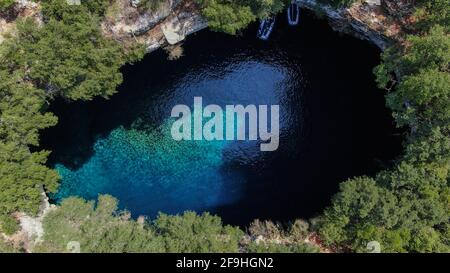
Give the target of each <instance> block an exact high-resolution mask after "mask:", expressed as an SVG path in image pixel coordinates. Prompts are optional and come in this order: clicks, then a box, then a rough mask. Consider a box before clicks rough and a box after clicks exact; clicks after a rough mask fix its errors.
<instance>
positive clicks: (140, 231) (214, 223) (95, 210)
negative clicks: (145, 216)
mask: <svg viewBox="0 0 450 273" xmlns="http://www.w3.org/2000/svg"><path fill="white" fill-rule="evenodd" d="M44 230H45V234H44V242H43V243H41V244H40V245H38V246H37V247H36V249H35V250H34V251H35V252H66V251H67V244H68V243H69V242H71V241H77V242H79V243H80V246H81V251H82V252H97V253H98V252H237V251H238V240H239V239H240V238H241V237H242V235H243V233H242V231H241V230H239V229H238V228H235V227H231V226H223V225H222V223H221V220H220V218H219V217H217V216H211V215H209V214H207V213H205V214H203V215H197V214H195V213H194V212H186V213H184V214H183V215H176V216H168V215H165V214H160V216H159V217H158V218H157V219H156V220H155V221H153V222H146V223H144V222H138V221H134V220H130V219H129V215H128V213H126V212H119V211H117V200H116V199H114V198H113V197H111V196H107V195H103V196H100V197H99V199H98V202H97V204H94V202H86V201H84V200H83V199H80V198H67V199H64V200H63V202H62V203H61V206H60V207H59V208H58V209H57V210H55V211H52V212H50V213H49V214H48V215H47V216H46V217H45V219H44Z"/></svg>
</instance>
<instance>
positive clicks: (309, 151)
mask: <svg viewBox="0 0 450 273" xmlns="http://www.w3.org/2000/svg"><path fill="white" fill-rule="evenodd" d="M284 19H285V18H284ZM256 28H257V26H254V27H253V28H250V29H249V31H248V32H247V33H244V34H243V35H242V36H238V37H232V36H228V35H224V34H218V33H212V32H208V31H204V32H201V33H198V34H196V35H193V36H190V37H188V39H187V40H186V41H185V42H184V44H183V48H184V54H185V56H184V57H183V58H181V59H179V60H177V61H168V60H167V56H166V54H165V53H164V51H163V50H159V51H157V52H154V53H152V54H149V55H147V56H146V57H145V58H144V60H142V61H141V62H139V63H136V64H135V65H128V66H125V67H124V68H123V71H122V72H123V75H124V83H123V84H122V85H121V86H120V88H119V92H118V93H117V94H115V95H114V96H112V97H111V98H110V99H109V100H103V99H95V100H94V101H91V102H70V103H68V102H66V101H63V100H57V101H54V102H53V103H52V105H51V107H50V111H53V112H54V113H55V114H56V115H57V116H58V117H59V123H58V125H57V126H56V127H53V128H51V129H49V130H46V131H45V132H44V133H43V134H42V141H41V142H42V147H44V148H46V149H48V150H51V151H52V154H51V156H50V160H49V165H51V166H52V167H54V168H56V170H57V171H58V172H59V173H60V175H61V177H62V180H61V186H60V189H59V191H58V192H57V193H56V194H55V195H54V196H52V198H53V201H54V202H59V201H60V200H61V199H63V198H65V197H68V196H73V195H75V196H81V197H84V198H86V199H90V200H93V199H96V198H97V196H98V195H99V194H111V195H113V196H115V197H117V198H118V200H119V205H120V208H121V209H127V210H129V211H130V212H131V213H132V215H133V217H137V216H139V215H147V216H149V217H150V218H153V217H155V216H156V215H157V213H158V212H159V211H161V212H165V213H170V214H175V213H180V212H183V211H184V210H195V211H197V212H203V211H210V212H212V213H215V214H218V215H220V216H221V217H222V219H223V220H224V221H225V222H226V223H230V224H239V225H242V226H245V225H247V224H248V223H249V222H250V221H252V220H253V219H255V218H259V219H272V220H279V221H289V220H291V219H294V218H297V217H302V218H308V217H313V216H315V215H317V214H318V213H320V212H321V211H322V209H323V208H324V207H325V206H327V205H328V204H329V202H330V199H331V197H332V195H333V194H334V193H336V192H337V190H338V186H339V183H340V182H342V181H344V180H346V179H348V178H350V177H353V176H358V175H364V174H368V175H373V174H375V173H376V172H377V171H378V170H380V169H382V168H386V167H387V166H389V164H390V160H392V159H393V158H395V156H396V155H398V154H399V153H400V149H401V137H400V136H399V134H398V131H396V129H395V127H394V123H393V120H392V117H391V113H390V112H389V111H388V110H387V109H386V107H385V101H384V97H383V91H382V90H379V89H377V88H376V84H375V81H374V77H373V74H372V69H373V67H374V66H375V65H376V64H377V63H378V62H379V57H378V56H379V51H378V50H377V49H376V48H373V47H370V46H369V45H368V44H367V43H365V42H362V41H359V40H357V39H352V38H349V37H342V36H340V35H337V34H336V33H334V32H332V30H331V29H329V27H328V26H327V24H326V22H322V21H317V20H315V19H313V18H311V17H308V16H306V15H305V16H304V17H303V20H302V23H301V26H299V27H295V28H292V27H288V26H286V25H283V21H280V20H279V21H278V24H277V27H276V29H275V31H274V33H273V35H272V36H271V39H269V41H267V42H261V41H259V40H258V39H256V38H255V33H256ZM317 33H320V34H321V35H317ZM348 56H352V58H348ZM195 96H201V97H202V98H203V105H204V106H205V105H208V104H217V105H219V106H221V107H222V109H225V107H224V106H225V105H230V104H231V105H236V104H242V105H249V104H255V105H261V104H262V105H274V104H276V105H279V107H280V144H279V148H278V150H276V151H275V152H261V151H260V142H259V141H212V142H208V141H180V142H178V141H175V140H173V139H172V136H171V134H170V127H171V122H173V120H172V119H170V114H171V110H172V108H173V107H174V106H175V105H177V104H185V105H188V106H189V107H191V109H192V106H193V103H194V97H195ZM204 121H206V120H204Z"/></svg>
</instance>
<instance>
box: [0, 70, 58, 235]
mask: <svg viewBox="0 0 450 273" xmlns="http://www.w3.org/2000/svg"><path fill="white" fill-rule="evenodd" d="M44 104H45V96H44V92H43V91H42V90H39V89H36V88H35V87H33V85H32V84H30V83H28V82H24V81H23V80H22V75H20V74H18V73H14V74H9V73H8V72H7V71H4V70H2V71H0V212H1V213H0V222H1V223H0V225H1V226H2V229H5V231H9V233H11V232H13V231H14V230H13V229H14V227H15V226H16V225H15V224H14V223H13V222H12V220H11V218H10V214H11V213H13V212H16V211H23V212H26V213H29V214H36V213H37V211H38V207H39V205H40V202H41V191H42V189H45V190H47V191H55V190H56V187H57V180H58V176H57V174H56V172H55V171H53V170H51V169H48V168H47V167H46V166H45V161H46V158H47V155H48V152H46V151H41V152H30V150H29V148H28V145H34V146H36V145H37V144H38V131H39V130H41V129H44V128H47V127H50V126H52V125H54V124H55V123H56V118H55V116H53V115H52V114H50V113H44V112H43V106H44Z"/></svg>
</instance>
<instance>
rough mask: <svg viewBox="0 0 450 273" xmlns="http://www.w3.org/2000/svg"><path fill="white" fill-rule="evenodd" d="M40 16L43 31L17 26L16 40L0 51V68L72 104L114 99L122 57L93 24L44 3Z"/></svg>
mask: <svg viewBox="0 0 450 273" xmlns="http://www.w3.org/2000/svg"><path fill="white" fill-rule="evenodd" d="M43 12H44V15H46V16H47V17H48V18H49V19H48V22H47V23H46V24H45V26H44V27H39V26H37V25H36V24H35V23H34V22H33V21H32V20H25V21H22V22H18V24H17V27H18V32H19V33H18V37H17V38H16V39H13V40H11V41H8V42H7V43H6V45H5V46H4V56H5V58H4V60H3V61H2V64H1V65H2V67H5V68H8V69H14V70H17V69H22V70H23V71H24V73H25V75H24V77H29V78H30V79H31V80H32V81H33V82H34V83H35V84H36V85H37V86H39V87H42V88H45V89H47V90H49V92H53V93H54V92H58V93H60V94H61V95H63V96H65V97H67V98H69V99H73V100H76V99H83V100H90V99H92V98H93V97H95V96H102V97H105V98H107V97H109V96H110V95H112V94H114V93H115V92H116V86H117V85H118V84H120V83H121V81H122V75H121V73H120V71H119V68H120V67H121V65H122V64H123V63H124V60H125V56H124V54H123V52H122V48H121V47H120V46H119V45H118V44H117V43H116V42H115V41H113V40H110V39H108V38H105V37H104V36H103V35H102V34H101V32H100V30H99V22H98V18H97V17H96V16H93V15H92V14H89V12H88V11H87V8H86V7H85V6H69V5H67V4H66V3H65V1H63V0H53V1H50V2H46V4H45V5H44V8H43ZM25 68H26V69H25Z"/></svg>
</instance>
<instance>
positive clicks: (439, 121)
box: [0, 0, 450, 252]
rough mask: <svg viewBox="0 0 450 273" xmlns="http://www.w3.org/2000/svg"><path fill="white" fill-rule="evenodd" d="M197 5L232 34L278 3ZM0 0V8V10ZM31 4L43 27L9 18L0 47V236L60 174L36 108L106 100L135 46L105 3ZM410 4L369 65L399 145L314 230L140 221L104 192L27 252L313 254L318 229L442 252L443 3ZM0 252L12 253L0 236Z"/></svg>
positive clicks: (446, 77) (335, 242)
mask: <svg viewBox="0 0 450 273" xmlns="http://www.w3.org/2000/svg"><path fill="white" fill-rule="evenodd" d="M323 1H326V0H323ZM198 2H199V4H200V6H201V7H202V12H203V14H204V16H205V17H206V18H207V19H208V21H209V24H210V26H211V28H212V29H214V30H217V31H223V32H226V33H231V34H235V33H237V32H238V31H239V30H240V29H242V28H244V27H245V26H246V25H247V24H248V23H250V22H252V21H254V20H256V19H257V18H265V17H267V16H269V15H270V14H272V13H277V12H278V11H280V10H281V9H282V7H283V4H284V1H282V0H255V1H250V0H198ZM327 2H328V3H331V4H336V5H346V4H349V3H350V2H351V1H346V0H340V1H338V0H336V1H334V0H330V1H327ZM0 3H1V4H0V11H2V9H3V8H5V9H7V8H9V7H10V5H9V4H8V3H10V1H7V0H2V1H1V2H0ZM41 3H42V6H43V14H44V19H45V24H44V25H40V24H37V23H36V22H34V21H33V20H31V19H29V20H19V21H18V22H17V31H16V33H15V34H14V35H12V37H11V38H10V39H8V40H6V41H5V42H3V43H2V45H1V46H0V159H1V160H0V230H1V231H2V232H5V233H7V234H11V233H13V232H14V231H15V230H16V229H17V223H16V222H15V220H14V217H12V216H13V213H14V212H17V211H23V212H26V213H28V214H31V215H34V214H36V213H37V211H38V208H39V203H40V200H41V192H42V189H44V190H45V191H47V192H52V191H55V190H56V189H57V184H58V183H57V182H58V176H57V174H56V172H55V171H54V170H52V169H49V168H48V167H46V165H45V161H46V158H47V156H48V152H46V151H38V148H37V147H38V144H39V135H38V133H39V130H41V129H45V128H47V127H49V126H52V125H54V124H55V123H56V117H55V116H54V115H52V114H51V113H46V107H47V105H48V103H49V101H51V99H52V98H53V97H54V96H56V95H58V96H62V97H65V98H67V99H69V100H77V99H82V100H89V99H92V98H93V97H96V96H101V97H105V98H107V97H109V96H111V95H112V94H113V93H114V92H115V90H116V86H117V85H118V84H119V83H120V82H121V74H120V73H119V67H120V66H121V65H123V64H124V63H125V62H127V61H130V60H132V59H130V56H136V57H137V58H138V57H139V56H140V54H134V53H136V52H138V53H139V52H141V51H139V50H137V51H136V52H134V51H133V52H130V51H128V50H125V49H124V48H123V47H122V46H121V45H119V44H118V43H116V42H115V41H113V40H111V39H109V38H106V37H104V36H102V34H101V32H100V28H99V24H100V21H101V18H102V16H103V15H104V13H105V9H106V7H107V5H108V3H109V1H108V0H97V1H82V5H81V6H69V5H67V4H66V1H65V0H45V1H41ZM7 4H8V5H7ZM417 4H418V6H417V9H416V12H415V15H416V18H417V20H418V21H417V23H416V24H415V25H414V35H410V36H409V37H408V38H407V39H406V41H405V42H404V43H402V44H399V45H395V46H393V47H391V48H389V49H388V50H386V51H385V52H384V53H383V55H382V63H381V64H380V65H379V66H378V67H376V68H375V70H374V72H375V74H376V76H377V81H378V84H379V85H380V87H382V88H386V89H387V90H388V94H387V96H386V102H387V105H388V106H389V107H390V108H391V109H392V111H393V116H394V118H395V120H396V122H397V124H398V126H400V127H405V128H409V131H410V133H409V134H408V136H407V139H406V142H405V153H404V155H403V156H402V157H401V158H399V160H398V162H397V164H396V166H395V167H394V168H392V169H390V170H385V171H383V172H381V173H379V174H378V175H376V176H375V177H357V178H353V179H350V180H348V181H346V182H344V183H342V184H341V187H340V191H339V193H338V194H337V195H336V196H335V197H334V198H333V202H332V205H331V206H330V207H329V208H327V209H326V210H325V212H324V213H323V215H321V216H320V217H318V218H317V219H315V220H314V221H313V223H314V225H313V226H312V227H309V224H308V223H307V222H304V221H300V220H298V221H295V222H294V223H293V224H292V225H289V226H288V227H287V228H282V227H281V226H279V225H276V224H274V223H272V222H259V221H256V222H254V223H253V224H252V225H251V226H250V227H249V230H248V233H244V232H243V231H241V230H239V229H238V228H235V227H231V226H224V225H222V223H221V220H220V218H218V217H217V216H211V215H209V214H203V215H196V214H195V213H192V212H186V213H184V214H183V215H177V216H169V215H164V214H162V215H160V216H159V217H158V218H157V219H155V220H153V221H141V220H133V219H130V217H129V214H128V213H127V212H120V211H117V201H116V200H115V199H114V198H112V197H110V196H101V197H99V200H98V201H97V202H96V203H94V202H93V201H91V202H87V201H84V200H82V199H79V198H68V199H65V200H64V201H63V202H62V204H61V205H60V206H59V207H58V209H57V210H54V211H52V212H50V213H49V214H48V215H47V217H46V218H45V220H44V228H45V235H44V238H43V239H44V240H43V242H41V243H40V244H39V245H37V246H36V248H35V249H34V251H43V252H49V251H52V252H53V251H58V252H59V251H68V250H67V243H68V242H70V241H78V242H80V243H81V246H82V249H81V251H83V252H142V251H149V252H150V251H151V252H224V251H226V252H238V251H244V252H266V251H269V252H316V251H318V249H316V248H314V247H312V246H310V245H307V244H305V243H303V242H304V239H305V238H306V236H308V234H310V232H311V231H316V232H318V233H319V234H320V236H321V238H322V239H323V241H324V243H325V244H326V245H328V246H333V247H335V248H336V249H345V250H351V251H365V250H366V248H365V247H366V245H367V243H368V242H369V241H373V240H377V241H379V242H380V243H381V246H382V251H383V252H449V251H450V223H449V218H450V187H449V184H450V74H449V72H450V71H449V62H450V38H449V27H450V0H436V1H425V0H422V1H417ZM2 251H8V252H9V251H14V249H13V248H12V247H11V246H10V245H8V244H7V243H6V242H4V241H3V238H2V237H1V236H0V252H2Z"/></svg>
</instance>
